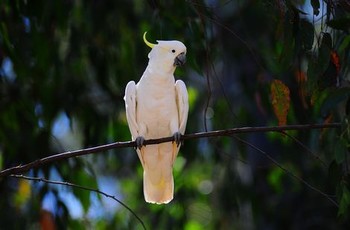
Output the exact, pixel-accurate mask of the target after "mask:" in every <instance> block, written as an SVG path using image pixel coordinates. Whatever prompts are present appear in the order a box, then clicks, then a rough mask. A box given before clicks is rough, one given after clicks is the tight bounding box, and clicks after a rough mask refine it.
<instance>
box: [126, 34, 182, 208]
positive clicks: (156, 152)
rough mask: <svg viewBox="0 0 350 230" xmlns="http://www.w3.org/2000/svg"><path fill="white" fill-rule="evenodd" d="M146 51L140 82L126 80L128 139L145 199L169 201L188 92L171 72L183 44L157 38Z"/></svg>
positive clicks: (147, 200) (164, 202)
mask: <svg viewBox="0 0 350 230" xmlns="http://www.w3.org/2000/svg"><path fill="white" fill-rule="evenodd" d="M143 39H144V42H145V43H146V44H147V45H148V46H149V47H150V48H152V50H151V52H150V53H149V54H148V58H149V62H148V66H147V67H146V70H145V71H144V73H143V75H142V77H141V79H140V81H139V82H138V83H137V84H135V82H134V81H130V82H129V83H128V84H127V86H126V89H125V97H124V100H125V108H126V117H127V121H128V125H129V129H130V132H131V135H132V140H135V141H136V143H137V146H138V147H137V149H136V151H137V154H138V156H139V159H140V161H141V164H142V166H143V170H144V171H143V191H144V196H145V200H146V202H149V203H155V204H166V203H169V202H170V201H171V200H172V199H173V196H174V179H173V164H174V161H175V159H176V156H177V153H178V152H179V148H180V138H181V135H183V134H184V133H185V129H186V123H187V115H188V94H187V89H186V85H185V83H184V82H183V81H181V80H177V81H176V82H175V79H174V71H175V68H176V67H177V66H180V65H182V64H184V63H185V61H186V46H185V45H184V44H183V43H182V42H179V41H157V44H152V43H150V42H148V41H147V39H146V33H144V35H143ZM168 136H174V142H172V143H171V142H166V143H161V144H155V145H147V146H145V145H143V142H144V140H145V139H155V138H161V137H168Z"/></svg>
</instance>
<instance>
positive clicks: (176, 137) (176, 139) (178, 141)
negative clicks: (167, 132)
mask: <svg viewBox="0 0 350 230" xmlns="http://www.w3.org/2000/svg"><path fill="white" fill-rule="evenodd" d="M181 136H182V134H181V133H180V132H176V133H174V135H173V137H174V141H173V142H175V143H176V145H177V147H179V145H180V144H182V141H181Z"/></svg>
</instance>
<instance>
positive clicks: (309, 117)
mask: <svg viewBox="0 0 350 230" xmlns="http://www.w3.org/2000/svg"><path fill="white" fill-rule="evenodd" d="M349 18H350V5H349V3H348V2H347V1H344V0H339V1H331V0H327V1H326V0H324V1H322V0H311V1H303V0H298V1H291V0H285V1H282V0H265V1H263V0H240V1H221V0H213V1H200V0H193V1H191V0H189V1H159V0H153V1H141V0H139V1H126V0H119V1H79V0H62V1H24V0H2V1H1V2H0V167H1V168H2V169H4V168H8V167H11V166H15V165H18V164H23V163H27V162H30V161H34V160H36V159H38V158H42V157H45V156H47V155H50V154H54V153H59V152H63V151H66V150H72V149H79V148H84V147H88V146H95V145H99V144H105V143H110V142H113V141H126V140H129V139H130V133H129V130H128V127H127V123H126V118H125V114H124V113H125V111H124V101H123V95H124V87H125V86H126V84H127V82H128V81H130V80H135V81H137V80H138V79H139V78H140V76H141V75H142V72H143V70H144V69H145V67H146V65H147V61H148V59H147V54H148V52H149V48H148V47H147V46H145V45H144V44H143V42H142V34H143V32H144V31H148V35H149V40H150V41H155V40H156V39H158V40H161V39H177V40H181V41H183V42H184V43H185V44H186V46H187V48H188V63H187V65H186V67H184V68H183V69H178V70H177V71H176V76H177V77H181V78H182V79H184V81H185V82H186V84H187V87H188V88H189V93H190V114H189V120H188V126H187V132H188V133H193V132H197V131H205V129H208V130H216V129H227V128H231V127H239V126H269V125H276V124H277V123H278V121H277V119H276V116H275V115H274V111H273V106H272V104H271V95H270V87H271V82H272V81H273V80H279V81H281V82H283V83H284V85H285V86H286V87H288V89H289V91H290V108H289V112H288V116H287V124H311V123H327V122H342V124H343V127H342V129H341V130H335V129H331V130H305V131H298V132H292V133H290V134H289V135H290V136H292V137H293V138H296V140H298V141H299V142H297V141H295V140H293V139H291V137H288V136H285V135H282V134H279V133H269V134H258V133H253V134H245V135H241V136H239V137H240V138H242V139H244V140H245V141H247V142H249V143H251V144H252V145H254V146H256V147H257V148H259V149H261V150H263V151H264V152H266V153H267V154H268V155H269V156H270V157H272V158H274V159H275V160H276V161H277V162H278V164H279V165H276V163H274V162H272V161H271V160H270V159H268V158H267V157H266V156H265V155H264V154H262V153H261V152H259V151H256V150H254V149H252V148H250V147H249V146H247V145H246V144H244V143H243V142H240V141H239V140H238V139H235V138H234V137H232V138H228V137H224V138H212V139H200V140H190V141H186V143H185V145H184V146H183V147H182V148H181V150H180V154H179V157H178V159H177V162H176V163H175V169H174V176H175V190H176V191H175V198H174V200H173V201H172V202H171V203H170V204H168V205H162V206H157V205H150V204H147V203H146V202H145V201H144V199H143V193H142V168H141V165H140V163H139V161H138V158H137V155H136V153H135V151H134V150H133V149H118V150H114V151H108V152H104V153H100V154H94V155H91V156H85V157H80V158H75V159H69V160H67V161H62V162H57V163H55V164H54V165H47V166H43V167H40V168H37V169H34V170H31V171H30V172H28V174H29V175H32V176H38V177H45V178H48V179H52V180H62V181H68V182H72V183H76V184H79V185H82V186H87V187H94V188H99V189H100V190H102V191H104V192H107V193H109V194H111V195H114V196H116V197H117V198H118V199H121V200H122V201H123V202H124V203H126V204H127V205H128V206H129V207H130V208H131V209H133V210H134V211H135V212H136V213H137V215H138V216H139V217H140V218H141V219H142V220H143V221H144V222H145V224H146V226H147V227H148V228H149V229H186V230H195V229H314V228H315V229H316V228H317V229H349V227H350V212H349V211H350V185H349V183H350V176H349V148H350V141H349V140H350V126H349V124H350V120H349V119H350V117H349V116H350V100H349V96H350V88H349V81H350V74H349V63H350V55H349V54H350V52H349V51H350V34H349V32H350V27H349ZM282 96H283V95H282ZM282 101H283V100H282ZM282 109H283V108H282ZM300 143H303V145H301V144H300ZM310 151H311V152H312V153H313V155H312V154H310ZM314 155H316V156H317V157H315V156H314ZM280 166H282V168H284V169H287V170H288V173H287V172H285V171H284V170H282V168H281V167H280ZM291 175H293V176H291ZM296 177H298V178H299V180H298V179H296ZM300 178H302V179H303V180H305V181H306V182H307V184H305V183H302V182H301V180H300ZM311 185H312V186H314V187H315V188H317V189H319V190H320V191H322V192H323V193H325V194H327V195H328V196H329V198H330V199H332V200H334V201H336V202H337V203H338V204H339V207H337V206H336V205H334V204H333V203H332V202H330V201H329V199H327V198H326V197H325V196H324V194H321V193H320V192H318V191H317V190H315V189H312V188H311V187H310V186H311ZM0 191H1V193H0V194H1V199H0V213H1V215H0V223H1V228H4V229H37V228H39V227H40V226H41V227H42V228H43V229H45V226H51V225H52V224H54V225H55V226H56V228H57V229H66V228H69V229H141V225H140V223H139V222H138V221H137V219H136V218H135V217H134V216H133V215H132V214H131V213H130V212H129V211H128V210H126V209H125V208H123V207H122V206H119V205H118V204H117V203H115V204H114V201H113V200H109V199H108V198H105V197H101V196H98V195H94V194H91V193H89V192H87V191H84V190H77V189H69V188H65V187H64V186H51V185H49V184H43V183H34V182H28V181H23V180H18V179H14V178H10V177H9V178H2V179H1V180H0ZM52 222H54V223H52Z"/></svg>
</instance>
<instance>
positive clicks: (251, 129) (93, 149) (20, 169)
mask: <svg viewBox="0 0 350 230" xmlns="http://www.w3.org/2000/svg"><path fill="white" fill-rule="evenodd" d="M340 127H341V123H329V124H308V125H285V126H272V127H241V128H233V129H226V130H217V131H209V132H200V133H192V134H185V135H183V136H182V137H181V140H182V141H184V140H190V139H198V138H206V137H220V136H232V135H233V134H239V133H257V132H278V131H286V130H310V129H325V128H340ZM171 141H174V137H173V136H170V137H164V138H158V139H149V140H145V142H144V144H145V145H153V144H159V143H164V142H171ZM127 147H136V143H135V141H125V142H114V143H110V144H105V145H100V146H96V147H91V148H86V149H79V150H74V151H67V152H64V153H59V154H55V155H51V156H48V157H44V158H41V159H38V160H35V161H32V162H30V163H28V164H24V165H18V166H14V167H11V168H7V169H4V170H2V171H0V177H5V176H9V175H11V174H20V173H23V172H27V171H28V170H30V169H33V168H37V167H40V166H43V165H46V164H49V163H52V162H57V161H59V160H63V159H68V158H72V157H77V156H83V155H88V154H92V153H98V152H103V151H107V150H110V149H117V148H127Z"/></svg>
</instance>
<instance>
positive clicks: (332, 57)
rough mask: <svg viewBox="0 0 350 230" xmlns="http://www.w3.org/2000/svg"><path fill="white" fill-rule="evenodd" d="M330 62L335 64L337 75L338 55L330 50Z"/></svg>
mask: <svg viewBox="0 0 350 230" xmlns="http://www.w3.org/2000/svg"><path fill="white" fill-rule="evenodd" d="M331 62H332V63H333V64H334V65H335V68H336V70H337V75H338V74H339V72H340V61H339V55H338V54H337V52H336V51H331Z"/></svg>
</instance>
